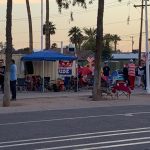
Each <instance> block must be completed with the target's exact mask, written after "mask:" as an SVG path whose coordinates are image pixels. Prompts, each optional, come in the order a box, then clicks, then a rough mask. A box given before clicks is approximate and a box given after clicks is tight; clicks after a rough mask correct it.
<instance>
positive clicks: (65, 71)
mask: <svg viewBox="0 0 150 150" xmlns="http://www.w3.org/2000/svg"><path fill="white" fill-rule="evenodd" d="M72 64H73V62H72V61H59V66H58V74H60V75H72Z"/></svg>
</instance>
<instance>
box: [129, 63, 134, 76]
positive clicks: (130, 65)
mask: <svg viewBox="0 0 150 150" xmlns="http://www.w3.org/2000/svg"><path fill="white" fill-rule="evenodd" d="M128 75H129V76H135V64H133V63H131V64H129V65H128Z"/></svg>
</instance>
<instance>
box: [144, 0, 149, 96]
mask: <svg viewBox="0 0 150 150" xmlns="http://www.w3.org/2000/svg"><path fill="white" fill-rule="evenodd" d="M147 1H148V0H145V33H146V34H145V35H146V36H145V37H146V39H145V46H146V56H147V58H146V86H147V87H146V90H147V93H150V81H149V78H150V76H149V49H148V17H147Z"/></svg>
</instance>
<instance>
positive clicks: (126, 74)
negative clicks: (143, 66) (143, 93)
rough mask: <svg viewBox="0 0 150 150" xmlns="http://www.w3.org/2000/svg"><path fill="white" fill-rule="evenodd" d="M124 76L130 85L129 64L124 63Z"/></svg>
mask: <svg viewBox="0 0 150 150" xmlns="http://www.w3.org/2000/svg"><path fill="white" fill-rule="evenodd" d="M123 78H124V81H125V82H126V83H127V84H128V85H129V79H128V65H127V64H124V66H123Z"/></svg>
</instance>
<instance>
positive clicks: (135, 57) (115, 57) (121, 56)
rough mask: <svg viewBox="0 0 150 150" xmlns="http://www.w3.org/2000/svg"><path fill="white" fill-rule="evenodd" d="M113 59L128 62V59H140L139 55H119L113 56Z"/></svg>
mask: <svg viewBox="0 0 150 150" xmlns="http://www.w3.org/2000/svg"><path fill="white" fill-rule="evenodd" d="M112 59H114V60H120V59H124V60H128V59H138V53H119V54H112Z"/></svg>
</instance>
